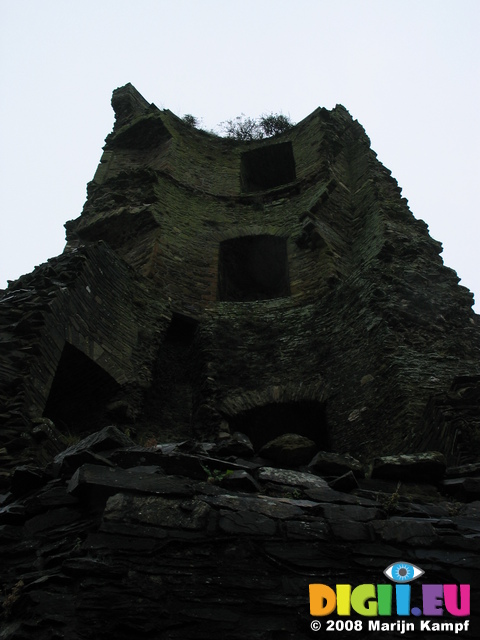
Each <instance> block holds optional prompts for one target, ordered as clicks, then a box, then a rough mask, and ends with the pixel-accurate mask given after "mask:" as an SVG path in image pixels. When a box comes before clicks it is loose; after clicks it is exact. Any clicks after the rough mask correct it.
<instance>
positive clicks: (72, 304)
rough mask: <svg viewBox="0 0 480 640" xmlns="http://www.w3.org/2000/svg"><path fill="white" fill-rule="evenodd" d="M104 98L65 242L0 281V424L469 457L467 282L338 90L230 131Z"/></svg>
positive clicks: (476, 437) (476, 369) (476, 379)
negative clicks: (306, 441)
mask: <svg viewBox="0 0 480 640" xmlns="http://www.w3.org/2000/svg"><path fill="white" fill-rule="evenodd" d="M112 104H113V108H114V110H115V115H116V120H115V126H114V128H113V131H112V133H111V134H110V135H108V136H107V139H106V144H105V147H104V153H103V156H102V158H101V161H100V164H99V166H98V169H97V171H96V173H95V176H94V178H93V180H92V182H91V183H90V184H89V185H88V198H87V201H86V204H85V207H84V210H83V212H82V214H81V216H80V217H79V218H77V219H76V220H73V221H70V222H68V223H67V224H66V229H67V245H66V248H65V252H64V253H63V254H62V255H61V256H59V257H57V258H53V259H52V260H50V261H49V262H48V263H47V264H45V265H42V266H40V267H38V268H37V269H36V270H35V271H34V272H33V273H32V274H30V275H26V276H24V277H22V278H20V279H19V280H18V281H16V282H13V283H11V284H10V286H9V288H8V290H6V291H5V292H3V294H2V300H1V303H0V305H1V306H0V310H1V311H2V315H1V322H2V328H1V332H2V333H1V335H2V346H3V348H4V355H3V356H2V363H1V365H0V366H1V373H2V384H3V386H2V388H1V391H0V393H1V400H2V420H3V424H4V429H3V435H2V442H1V443H0V445H1V446H7V449H8V450H10V449H11V447H12V444H11V443H12V442H14V443H15V445H14V447H15V448H16V449H15V450H17V451H22V450H23V449H25V451H31V447H32V441H31V430H32V425H34V424H39V423H40V422H41V421H42V419H45V418H49V419H51V420H52V421H53V422H54V423H55V425H56V426H57V428H59V429H60V430H62V431H65V432H74V433H78V434H83V433H85V432H87V431H88V430H89V429H90V430H91V425H92V421H93V422H95V425H97V426H99V427H101V426H105V425H107V424H110V423H112V422H113V423H115V424H117V425H118V426H120V427H121V428H128V430H129V432H130V433H136V434H137V435H138V436H145V437H146V435H149V436H151V437H154V438H157V439H162V438H163V439H165V438H166V439H168V438H174V439H178V437H190V436H192V435H194V436H195V437H197V438H200V439H202V438H204V439H211V438H215V437H216V435H218V433H219V432H220V431H221V430H222V429H225V428H227V426H229V427H230V430H237V429H240V428H241V430H242V431H243V432H245V433H247V435H248V436H249V437H250V438H251V440H252V442H253V443H254V444H255V446H258V447H260V446H261V445H262V444H264V443H265V442H266V441H267V440H269V439H272V438H274V437H275V436H278V435H281V434H282V433H287V432H296V433H299V434H303V435H308V437H309V438H311V439H313V440H314V441H315V442H316V443H317V444H318V446H319V447H322V448H324V449H327V450H330V451H334V452H340V453H348V452H354V453H355V455H356V456H357V457H360V458H362V459H364V460H368V459H370V458H372V457H373V456H375V455H381V454H387V453H388V454H391V453H404V452H419V451H420V452H421V451H425V450H432V449H434V450H439V451H441V452H442V453H444V454H445V455H446V457H447V458H448V459H449V460H450V461H451V462H452V463H460V462H469V461H474V460H476V459H477V458H478V456H479V454H480V431H479V429H480V424H479V422H480V421H479V419H478V414H477V411H476V409H475V407H477V406H478V399H479V393H480V361H479V357H478V356H479V346H480V334H479V326H478V317H477V316H476V315H475V314H474V313H473V311H472V309H471V306H472V295H471V293H470V292H469V291H468V290H467V289H465V288H464V287H462V286H459V285H458V278H457V276H456V274H455V272H454V271H452V270H451V269H448V268H446V267H445V266H444V265H443V263H442V259H441V257H440V255H439V253H440V251H441V245H440V243H438V242H436V241H435V240H433V239H432V238H430V236H429V235H428V231H427V226H426V224H425V223H424V222H422V221H421V220H417V219H415V218H414V217H413V216H412V214H411V212H410V210H409V208H408V205H407V201H406V200H405V199H404V198H402V196H401V191H400V188H399V187H398V185H397V183H396V181H395V180H394V179H393V178H392V177H391V175H390V172H389V171H388V170H387V169H386V168H385V167H383V166H382V164H381V163H380V162H379V161H378V160H377V159H376V156H375V153H374V152H373V151H372V150H371V149H370V144H369V139H368V137H367V136H366V134H365V132H364V130H363V128H362V127H361V126H360V124H358V122H356V121H354V120H352V118H351V116H350V115H349V113H348V112H347V111H346V109H345V108H344V107H342V106H337V107H335V109H333V110H331V111H329V110H327V109H322V108H319V109H317V110H316V111H314V112H313V113H312V114H311V115H310V116H308V117H307V118H305V120H303V121H302V122H300V123H299V124H298V125H296V126H295V127H293V128H292V129H291V130H290V131H288V132H286V133H284V134H282V135H279V136H275V137H273V138H270V139H264V140H260V141H252V142H235V141H232V140H230V139H223V138H219V137H216V136H214V135H211V134H208V133H206V132H204V131H200V130H196V129H194V128H192V127H190V126H188V125H187V124H186V123H185V122H183V121H182V120H181V119H180V118H178V117H177V116H175V115H174V114H173V113H171V112H170V111H168V110H164V111H162V110H160V109H158V108H157V107H156V106H155V105H153V104H149V103H148V102H147V101H146V100H145V99H144V98H143V97H142V96H141V95H140V94H139V93H138V92H137V91H136V89H135V88H134V87H133V86H132V85H126V86H125V87H122V88H120V89H117V90H116V91H115V92H114V94H113V99H112ZM39 421H40V422H39ZM29 455H30V454H29Z"/></svg>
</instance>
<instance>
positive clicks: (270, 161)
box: [240, 142, 296, 191]
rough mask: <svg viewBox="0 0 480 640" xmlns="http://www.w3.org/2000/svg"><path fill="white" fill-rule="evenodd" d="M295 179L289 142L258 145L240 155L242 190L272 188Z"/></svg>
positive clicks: (293, 162) (293, 160) (291, 149)
mask: <svg viewBox="0 0 480 640" xmlns="http://www.w3.org/2000/svg"><path fill="white" fill-rule="evenodd" d="M295 179H296V174H295V159H294V157H293V148H292V143H291V142H282V143H280V144H274V145H270V146H267V147H260V148H258V149H253V150H252V151H245V152H244V153H242V155H241V167H240V180H241V186H242V191H265V190H267V189H274V188H275V187H279V186H281V185H284V184H288V183H289V182H293V181H294V180H295Z"/></svg>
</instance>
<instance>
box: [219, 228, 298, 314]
mask: <svg viewBox="0 0 480 640" xmlns="http://www.w3.org/2000/svg"><path fill="white" fill-rule="evenodd" d="M288 295H290V283H289V278H288V260H287V241H286V239H285V238H280V237H278V236H268V235H260V236H244V237H241V238H232V239H231V240H224V241H223V242H222V243H221V244H220V252H219V259H218V299H219V300H222V301H232V302H247V301H251V300H271V299H273V298H282V297H284V296H288Z"/></svg>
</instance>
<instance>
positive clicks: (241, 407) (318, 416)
mask: <svg viewBox="0 0 480 640" xmlns="http://www.w3.org/2000/svg"><path fill="white" fill-rule="evenodd" d="M219 413H220V414H221V415H223V417H224V418H225V420H226V421H227V422H228V424H229V427H230V430H231V431H232V432H233V431H241V432H242V433H245V434H246V435H247V436H248V437H249V438H250V440H251V441H252V444H253V446H254V448H255V449H256V450H258V449H260V448H261V447H262V446H263V445H264V444H266V443H267V442H269V441H270V440H273V439H274V438H276V437H278V436H280V435H283V434H285V433H297V434H299V435H302V436H305V437H307V438H310V439H311V440H313V441H314V442H315V443H316V444H317V446H318V447H319V448H320V449H323V450H329V449H331V439H330V432H329V428H328V422H327V411H326V395H325V391H324V383H323V381H319V382H317V383H312V384H309V385H304V384H302V383H300V384H296V383H291V384H287V385H284V386H272V387H268V388H266V389H263V390H258V391H247V392H245V393H242V394H240V395H237V396H232V397H229V398H226V399H225V400H224V401H223V402H222V404H221V405H220V406H219Z"/></svg>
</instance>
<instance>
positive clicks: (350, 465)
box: [308, 451, 365, 478]
mask: <svg viewBox="0 0 480 640" xmlns="http://www.w3.org/2000/svg"><path fill="white" fill-rule="evenodd" d="M308 468H309V470H310V471H312V472H315V473H318V474H319V475H322V476H343V475H345V474H346V473H348V472H349V471H351V472H353V473H354V474H355V476H356V477H357V478H363V477H364V476H365V471H364V468H363V465H362V463H361V462H359V461H358V460H356V459H355V458H353V457H352V456H350V455H349V454H347V453H343V454H340V453H334V452H332V451H319V452H318V453H317V454H315V456H314V458H313V459H312V460H311V461H310V462H309V464H308Z"/></svg>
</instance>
